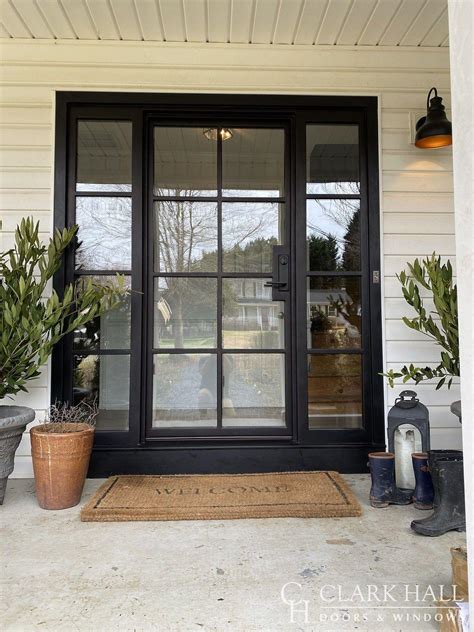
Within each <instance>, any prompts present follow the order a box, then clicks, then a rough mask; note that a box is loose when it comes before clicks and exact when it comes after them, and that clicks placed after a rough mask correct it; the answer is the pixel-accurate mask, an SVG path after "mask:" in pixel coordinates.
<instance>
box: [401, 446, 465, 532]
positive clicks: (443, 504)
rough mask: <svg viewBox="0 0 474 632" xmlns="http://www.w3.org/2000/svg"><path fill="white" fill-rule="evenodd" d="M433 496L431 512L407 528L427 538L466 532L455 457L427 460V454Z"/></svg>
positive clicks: (460, 463) (460, 465)
mask: <svg viewBox="0 0 474 632" xmlns="http://www.w3.org/2000/svg"><path fill="white" fill-rule="evenodd" d="M428 461H429V464H430V470H431V476H432V479H433V486H434V492H435V510H434V511H433V513H432V514H431V516H428V518H424V519H423V520H414V521H413V522H412V523H411V528H412V529H413V530H414V531H416V533H420V534H421V535H427V536H438V535H443V533H447V532H448V531H454V530H457V531H465V530H466V509H465V504H464V475H463V458H462V454H461V455H456V456H451V457H450V456H440V455H434V457H432V456H431V453H430V452H429V453H428Z"/></svg>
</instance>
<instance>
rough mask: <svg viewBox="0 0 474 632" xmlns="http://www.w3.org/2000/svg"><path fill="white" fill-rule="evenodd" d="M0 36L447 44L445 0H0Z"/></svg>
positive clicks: (232, 41)
mask: <svg viewBox="0 0 474 632" xmlns="http://www.w3.org/2000/svg"><path fill="white" fill-rule="evenodd" d="M0 18H1V19H0V37H3V38H26V39H80V40H129V41H130V40H132V41H142V40H145V41H158V42H162V41H168V42H203V43H204V42H224V43H225V42H230V43H233V44H248V43H250V44H290V45H291V44H306V45H308V44H309V45H323V44H326V45H334V44H336V45H342V46H344V45H346V46H354V45H365V46H447V45H448V13H447V0H0Z"/></svg>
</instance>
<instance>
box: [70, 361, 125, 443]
mask: <svg viewBox="0 0 474 632" xmlns="http://www.w3.org/2000/svg"><path fill="white" fill-rule="evenodd" d="M129 393H130V356H129V355H100V356H99V355H87V356H74V375H73V401H74V403H75V404H78V403H79V402H81V401H86V402H90V403H92V402H94V401H96V402H97V404H98V406H99V415H98V417H97V426H96V427H97V430H121V431H126V430H128V411H129Z"/></svg>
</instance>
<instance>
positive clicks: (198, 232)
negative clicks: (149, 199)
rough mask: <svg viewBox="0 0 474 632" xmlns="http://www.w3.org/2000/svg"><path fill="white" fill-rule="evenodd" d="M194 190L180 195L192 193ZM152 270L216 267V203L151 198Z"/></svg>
mask: <svg viewBox="0 0 474 632" xmlns="http://www.w3.org/2000/svg"><path fill="white" fill-rule="evenodd" d="M194 193H195V192H194V191H190V190H188V191H186V192H185V193H183V195H190V196H192V195H193V194H194ZM154 209H155V248H154V260H155V271H156V272H215V271H216V270H217V204H216V203H215V202H192V201H188V200H179V201H173V202H171V201H167V200H160V201H158V202H155V206H154Z"/></svg>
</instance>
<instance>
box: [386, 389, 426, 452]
mask: <svg viewBox="0 0 474 632" xmlns="http://www.w3.org/2000/svg"><path fill="white" fill-rule="evenodd" d="M404 425H409V426H414V427H415V428H416V429H417V430H419V432H420V435H421V449H422V450H423V452H428V450H429V449H430V414H429V412H428V409H427V408H426V406H425V405H424V404H422V403H421V402H420V400H419V399H418V398H417V396H416V393H415V391H402V392H401V393H400V397H397V399H396V400H395V405H394V406H392V408H391V409H390V411H389V413H388V449H389V452H394V450H395V431H396V430H397V429H398V428H399V426H404Z"/></svg>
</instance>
